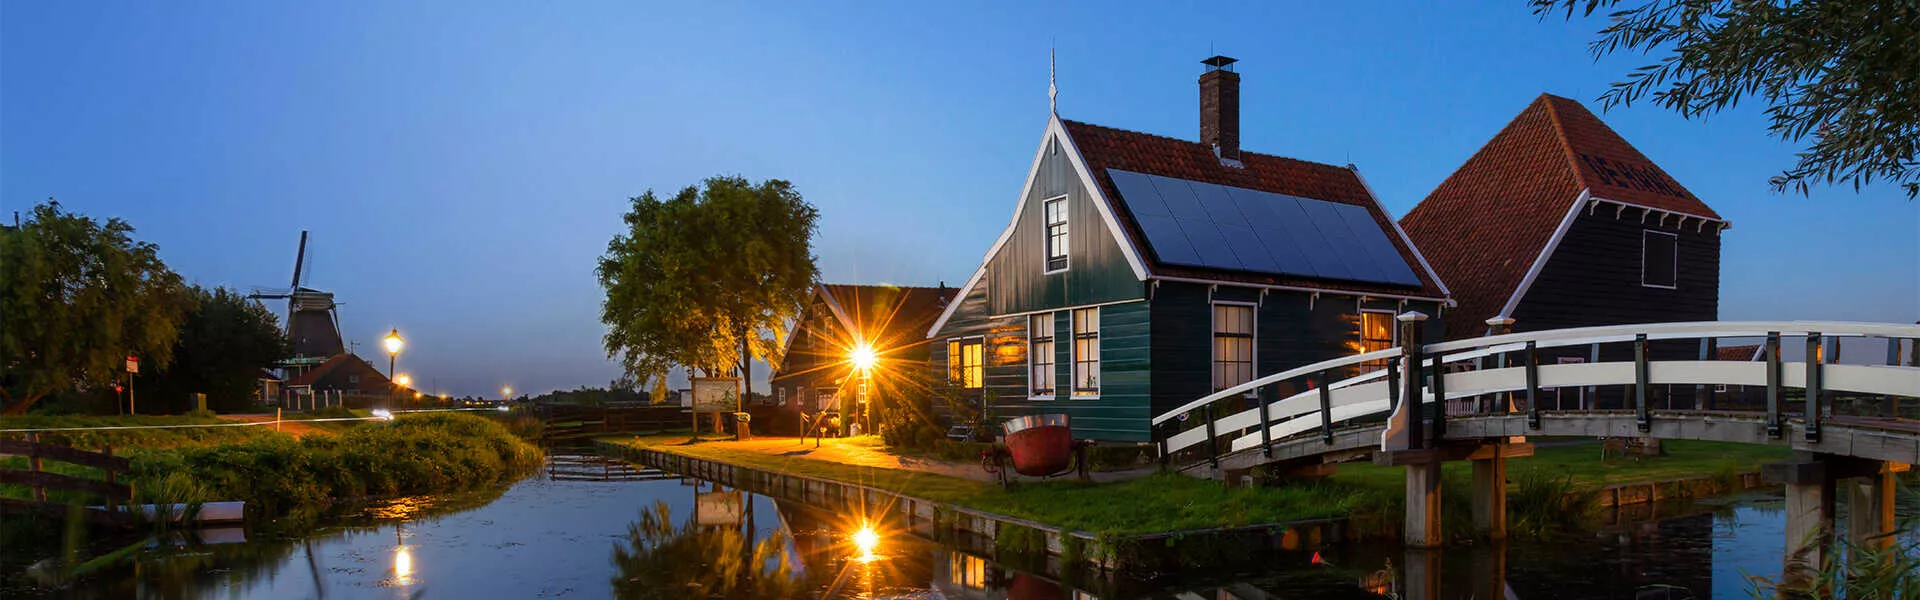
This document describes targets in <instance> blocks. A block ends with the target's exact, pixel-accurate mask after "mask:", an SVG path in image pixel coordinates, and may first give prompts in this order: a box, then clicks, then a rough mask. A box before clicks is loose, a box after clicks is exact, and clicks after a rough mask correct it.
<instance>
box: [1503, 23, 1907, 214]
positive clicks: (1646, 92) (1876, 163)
mask: <svg viewBox="0 0 1920 600" xmlns="http://www.w3.org/2000/svg"><path fill="white" fill-rule="evenodd" d="M1530 1H1531V3H1532V4H1533V7H1534V12H1535V13H1536V14H1539V15H1541V16H1543V17H1545V16H1549V15H1557V14H1564V15H1565V16H1566V17H1567V18H1569V19H1571V18H1573V16H1574V15H1575V14H1579V15H1582V16H1592V15H1593V14H1594V13H1596V12H1606V13H1607V18H1608V24H1607V26H1606V27H1605V28H1603V29H1601V30H1600V39H1598V40H1596V41H1594V42H1593V43H1592V45H1591V49H1592V51H1593V54H1594V56H1595V58H1598V57H1601V56H1605V55H1608V54H1612V53H1615V52H1637V53H1640V54H1644V55H1652V56H1657V57H1658V58H1657V59H1656V62H1654V63H1653V64H1650V65H1647V66H1644V67H1640V68H1638V69H1635V70H1634V71H1633V72H1632V73H1630V74H1628V76H1627V77H1626V79H1625V80H1624V81H1620V82H1617V83H1614V84H1613V85H1612V87H1610V88H1609V89H1608V90H1607V91H1606V92H1605V93H1604V94H1602V95H1601V99H1602V101H1603V103H1604V104H1605V105H1606V106H1608V107H1612V106H1614V105H1629V104H1632V103H1633V102H1635V101H1639V100H1642V99H1645V98H1651V99H1652V101H1653V102H1654V103H1655V104H1658V105H1660V106H1663V107H1666V108H1668V109H1671V110H1674V111H1677V112H1679V113H1680V114H1681V115H1683V116H1685V117H1687V118H1690V119H1691V118H1695V117H1706V116H1708V115H1712V114H1714V113H1717V112H1720V111H1723V110H1726V109H1729V108H1732V107H1734V106H1735V105H1737V104H1738V103H1739V102H1740V101H1741V100H1744V99H1748V98H1756V99H1758V100H1760V101H1762V102H1764V103H1765V104H1766V107H1767V109H1766V110H1767V116H1768V117H1769V118H1770V119H1771V124H1770V125H1769V129H1770V130H1771V131H1772V133H1773V135H1775V136H1777V137H1780V138H1782V139H1785V140H1787V141H1789V142H1794V143H1800V142H1806V145H1805V147H1804V148H1803V149H1802V150H1801V152H1800V153H1799V156H1800V158H1799V162H1798V163H1796V164H1795V165H1794V166H1793V167H1792V168H1790V169H1787V170H1786V171H1785V172H1783V173H1781V174H1780V175H1778V176H1775V177H1774V178H1773V179H1772V184H1773V186H1774V188H1775V189H1776V190H1786V189H1793V190H1797V191H1799V192H1800V193H1802V194H1804V193H1807V190H1808V187H1809V185H1810V184H1814V183H1828V184H1831V183H1843V184H1852V185H1853V186H1854V188H1855V189H1858V188H1859V187H1860V186H1862V185H1865V184H1868V183H1871V182H1873V181H1876V180H1890V181H1893V182H1895V183H1898V184H1899V185H1900V186H1901V187H1903V188H1905V189H1906V192H1907V198H1908V199H1912V198H1914V197H1915V196H1916V195H1920V163H1916V159H1915V156H1914V155H1915V151H1916V149H1920V58H1916V57H1920V4H1916V3H1914V2H1912V1H1911V0H1819V1H1808V0H1799V1H1794V0H1786V1H1779V2H1756V1H1751V0H1651V1H1639V2H1634V3H1631V6H1627V7H1622V6H1621V5H1622V2H1621V0H1530Z"/></svg>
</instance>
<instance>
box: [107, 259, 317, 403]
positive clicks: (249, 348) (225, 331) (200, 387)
mask: <svg viewBox="0 0 1920 600" xmlns="http://www.w3.org/2000/svg"><path fill="white" fill-rule="evenodd" d="M187 297H188V303H189V308H188V310H187V314H186V320H185V322H184V323H183V324H182V325H181V327H180V338H179V340H178V341H176V342H175V343H174V346H173V361H172V363H171V364H169V365H167V367H166V368H165V369H153V370H151V371H148V372H146V373H143V374H142V377H141V381H140V382H139V386H140V389H141V390H143V392H142V394H143V397H148V398H154V399H155V400H156V402H155V403H153V404H147V403H145V402H143V403H141V406H142V407H143V408H145V407H151V408H155V409H160V410H165V411H168V412H184V411H186V410H190V409H192V408H193V407H192V406H191V404H190V403H189V401H188V398H190V397H191V394H194V393H204V394H206V395H207V407H208V408H211V409H213V410H214V411H219V412H226V411H235V410H241V409H245V408H247V407H249V406H251V405H252V403H253V402H252V400H253V390H254V386H255V385H256V384H257V381H258V379H259V377H260V372H261V370H263V369H269V368H272V367H273V365H274V363H275V362H278V361H280V360H281V359H283V358H286V357H288V356H290V355H292V353H293V348H292V346H291V344H289V343H288V341H287V336H286V334H285V333H284V332H283V331H281V329H280V322H279V318H278V317H277V316H275V315H274V314H273V311H270V310H267V308H266V307H265V306H261V305H260V304H259V303H257V302H251V301H248V300H247V299H246V297H244V296H242V295H240V293H238V292H235V291H233V290H229V289H227V288H215V289H211V290H209V289H206V288H202V287H199V286H194V287H193V288H191V289H189V290H188V292H187ZM147 373H151V374H150V375H149V374H147ZM147 390H151V392H147ZM149 394H151V395H149Z"/></svg>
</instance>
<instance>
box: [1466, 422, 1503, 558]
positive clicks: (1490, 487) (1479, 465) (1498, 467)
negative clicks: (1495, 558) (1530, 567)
mask: <svg viewBox="0 0 1920 600" xmlns="http://www.w3.org/2000/svg"><path fill="white" fill-rule="evenodd" d="M1487 447H1488V449H1489V450H1491V452H1489V454H1492V456H1489V457H1486V458H1476V459H1473V461H1472V462H1473V527H1474V531H1476V532H1477V533H1479V534H1480V535H1482V536H1485V537H1486V538H1488V539H1495V540H1500V539H1506V537H1507V457H1506V456H1505V455H1504V454H1502V453H1501V451H1502V450H1505V449H1506V444H1488V445H1487Z"/></svg>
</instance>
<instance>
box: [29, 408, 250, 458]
mask: <svg viewBox="0 0 1920 600" xmlns="http://www.w3.org/2000/svg"><path fill="white" fill-rule="evenodd" d="M223 423H224V424H229V425H231V424H232V423H231V422H229V421H222V420H220V419H218V418H215V417H210V416H188V415H138V416H119V417H92V416H43V415H27V416H18V417H0V430H4V429H50V428H64V427H120V426H154V425H214V424H223ZM0 436H4V437H7V438H11V439H25V438H26V437H27V436H26V434H24V433H0ZM39 436H40V441H42V442H45V443H50V444H56V445H62V446H73V447H76V448H86V449H89V450H98V449H101V448H104V447H107V446H112V447H114V448H115V449H116V450H121V449H133V448H147V449H151V448H173V447H179V446H206V445H213V444H233V443H240V442H249V441H254V440H262V439H271V438H274V437H285V436H284V435H282V434H280V433H277V432H275V431H273V428H272V427H268V426H249V427H183V428H178V429H121V430H107V431H60V432H47V433H41V434H39Z"/></svg>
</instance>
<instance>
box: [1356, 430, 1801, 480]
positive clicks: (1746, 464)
mask: <svg viewBox="0 0 1920 600" xmlns="http://www.w3.org/2000/svg"><path fill="white" fill-rule="evenodd" d="M1661 446H1662V447H1663V448H1665V450H1666V452H1667V455H1666V456H1647V457H1642V458H1641V459H1640V460H1638V461H1635V460H1633V459H1631V458H1620V457H1618V456H1614V457H1610V458H1608V459H1607V460H1606V461H1605V462H1602V461H1601V460H1600V444H1599V442H1586V441H1582V442H1581V443H1577V444H1572V445H1553V446H1541V447H1537V448H1536V449H1535V450H1534V455H1533V456H1529V457H1526V458H1515V459H1509V460H1508V461H1507V472H1508V473H1509V474H1510V475H1512V476H1513V477H1510V479H1517V477H1518V476H1519V475H1521V474H1527V473H1528V472H1534V471H1537V472H1538V473H1539V474H1541V475H1543V476H1551V477H1553V478H1564V477H1568V476H1572V478H1573V479H1572V483H1573V489H1576V490H1591V489H1598V488H1602V487H1606V486H1610V485H1616V484H1622V483H1637V482H1645V481H1667V480H1672V479H1684V478H1689V477H1710V476H1718V475H1721V474H1723V473H1727V472H1746V471H1758V470H1760V465H1761V463H1768V462H1774V461H1779V460H1785V459H1786V458H1788V457H1790V456H1792V455H1793V451H1792V450H1791V449H1787V448H1777V447H1773V446H1759V445H1754V444H1740V443H1734V442H1701V441H1690V440H1665V441H1662V442H1661ZM1441 471H1442V472H1443V474H1444V475H1445V476H1446V477H1447V478H1449V479H1450V480H1453V479H1458V480H1470V478H1471V477H1472V474H1473V467H1472V465H1471V463H1468V462H1466V461H1455V462H1449V463H1447V464H1446V465H1443V466H1442V467H1441ZM1405 472H1406V470H1405V469H1404V468H1402V467H1383V466H1379V465H1374V464H1371V463H1345V464H1342V465H1340V470H1339V472H1338V473H1336V474H1335V475H1334V476H1333V478H1332V479H1333V480H1334V481H1338V482H1344V483H1349V484H1353V485H1357V486H1361V487H1367V488H1372V489H1378V490H1387V491H1396V492H1397V491H1400V490H1404V489H1405V487H1406V479H1405Z"/></svg>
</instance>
